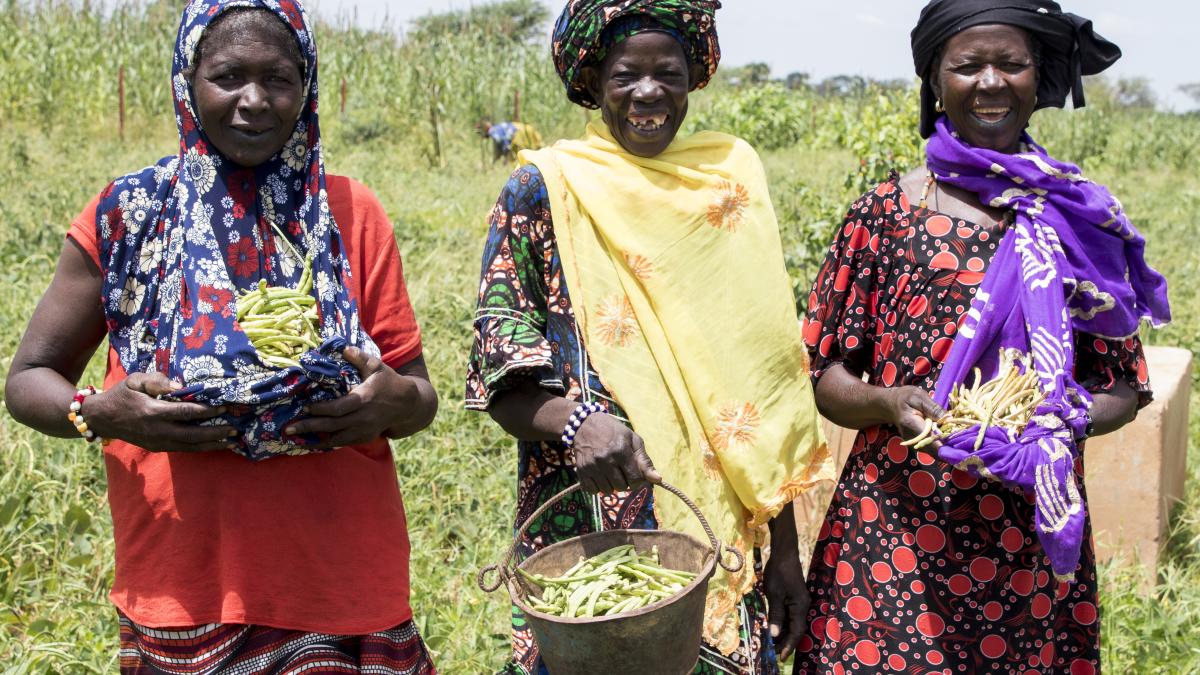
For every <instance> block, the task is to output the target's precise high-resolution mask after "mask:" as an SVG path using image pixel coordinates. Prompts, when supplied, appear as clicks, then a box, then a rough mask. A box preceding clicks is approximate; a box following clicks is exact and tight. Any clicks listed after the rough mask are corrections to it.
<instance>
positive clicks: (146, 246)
mask: <svg viewBox="0 0 1200 675" xmlns="http://www.w3.org/2000/svg"><path fill="white" fill-rule="evenodd" d="M239 7H240V8H257V9H262V10H266V11H269V12H271V13H272V14H273V15H275V16H277V17H279V19H280V20H281V21H282V22H283V23H284V24H286V25H287V26H289V27H290V28H291V30H292V33H293V35H294V36H295V38H296V41H297V43H298V44H299V46H300V51H301V53H302V54H303V56H304V61H305V68H304V77H305V83H304V86H305V88H306V91H307V98H306V102H305V105H304V107H303V109H302V111H301V113H300V117H299V119H297V121H296V126H295V129H294V131H293V133H292V137H291V140H289V141H288V142H287V144H286V145H285V146H284V148H283V150H282V151H281V152H280V153H278V154H277V155H275V156H274V157H272V158H271V159H269V160H267V161H266V162H265V163H263V164H262V165H260V166H256V167H253V168H244V167H240V166H237V165H236V164H234V163H233V162H231V161H229V160H228V159H226V158H225V157H223V156H222V155H221V154H220V152H219V151H218V150H217V149H216V147H215V146H213V145H212V143H211V142H210V141H209V139H208V136H207V135H206V134H205V132H204V129H203V128H202V127H201V126H200V121H199V118H198V117H197V116H196V111H195V108H194V106H193V101H192V96H193V94H192V85H191V82H190V81H189V79H188V76H187V73H188V72H190V69H191V67H192V65H193V59H194V58H195V55H196V46H197V45H198V44H199V42H200V38H201V37H202V36H203V34H204V31H205V29H206V28H207V27H208V26H209V25H210V24H211V23H212V22H213V21H214V20H215V19H216V18H217V17H219V16H220V15H221V13H222V12H224V11H226V10H229V9H232V8H239ZM171 84H172V93H173V95H174V99H175V114H176V119H177V122H178V127H179V152H178V153H177V154H175V155H172V156H168V157H164V158H163V159H161V160H159V162H158V163H157V164H156V165H154V166H151V167H148V168H146V169H143V170H141V171H138V172H135V173H131V174H128V175H126V176H123V177H121V178H118V179H117V180H116V181H114V182H113V183H112V184H111V185H109V186H108V188H107V189H106V190H105V191H104V193H103V195H102V197H101V200H100V204H99V206H98V207H97V211H96V224H97V239H98V241H99V243H100V266H101V272H102V274H103V277H104V282H103V297H102V301H103V303H104V314H105V320H106V322H107V325H108V336H109V342H110V344H111V345H112V348H113V349H114V350H115V351H116V354H117V357H118V358H119V360H120V362H121V366H122V367H123V368H124V369H125V371H126V372H127V373H135V372H154V371H158V372H160V373H163V374H165V375H167V376H168V377H170V378H172V379H173V380H175V381H178V382H182V383H183V385H184V387H183V388H182V389H180V390H179V391H176V392H174V393H173V394H172V395H171V398H173V399H175V400H185V401H194V402H198V403H203V404H207V405H214V406H226V407H227V409H228V411H229V412H228V414H226V415H225V416H223V417H222V418H221V419H222V420H223V421H225V422H226V423H229V424H231V425H233V426H234V427H236V428H237V429H238V430H239V431H240V432H241V433H240V435H239V436H238V438H237V445H238V447H237V452H239V453H240V454H243V455H245V456H246V457H249V458H251V459H263V458H266V457H270V456H273V455H276V454H283V453H286V454H302V453H304V452H306V450H305V448H304V447H303V445H304V444H305V443H306V442H309V441H313V440H315V437H314V438H296V437H288V438H286V439H285V438H283V431H282V430H283V429H284V428H285V427H286V426H287V424H288V423H289V422H290V421H292V420H294V419H295V418H297V417H298V416H299V415H300V414H301V412H302V409H303V407H304V406H305V405H307V404H309V403H313V402H316V401H322V400H328V399H332V398H337V397H339V396H342V395H344V394H345V393H346V392H347V391H349V389H350V387H351V386H353V385H354V384H356V383H358V382H359V375H358V372H357V371H356V370H355V369H354V368H353V367H351V366H350V365H349V364H348V363H346V361H345V360H344V359H343V358H342V356H341V354H342V350H343V349H344V348H345V347H346V346H347V345H354V346H357V347H360V348H362V349H363V350H364V351H366V352H368V353H372V354H378V351H379V350H378V348H377V347H376V346H375V344H374V343H373V342H372V341H371V339H370V337H368V336H367V335H366V334H365V333H364V332H363V330H362V327H361V325H360V323H359V314H358V307H357V304H356V302H355V300H354V299H353V298H352V297H351V296H350V294H349V293H348V291H347V290H346V282H347V280H348V279H349V278H350V267H349V264H348V263H347V261H346V258H345V257H344V254H343V247H342V238H341V235H340V233H339V231H338V227H337V223H335V222H334V220H333V216H332V214H331V213H330V210H329V203H328V198H327V195H326V192H325V169H324V165H323V164H322V161H321V141H320V139H321V132H320V126H319V125H318V122H317V49H316V45H315V44H314V42H313V39H312V31H311V28H310V24H309V23H308V20H307V18H306V17H305V15H304V12H303V10H302V9H301V7H300V4H299V2H298V0H192V2H191V3H189V4H188V6H187V8H186V9H185V10H184V12H183V19H182V21H181V23H180V26H179V34H178V37H177V40H176V43H175V51H174V61H173V65H172V72H171ZM306 257H311V259H312V275H313V276H312V278H313V282H314V283H313V287H314V289H313V290H314V295H315V300H316V306H317V308H318V312H319V316H320V321H321V336H322V338H323V343H322V344H321V345H320V346H319V348H316V349H311V350H310V351H308V352H307V353H305V354H304V355H303V356H302V357H301V358H300V366H293V367H290V368H286V369H278V368H274V367H271V366H269V365H267V364H266V363H264V362H263V360H262V359H261V358H260V354H259V353H258V351H257V350H256V349H255V348H254V347H253V346H252V345H251V344H250V341H249V339H248V338H247V337H246V333H245V332H243V330H242V327H241V326H240V325H239V324H238V322H237V321H236V297H237V294H238V293H239V292H240V291H243V290H247V289H250V288H252V287H254V286H256V285H257V284H258V283H259V281H260V280H265V281H266V283H267V284H268V285H270V286H289V287H292V288H295V287H297V286H298V285H299V281H300V278H301V274H302V272H303V261H304V258H306Z"/></svg>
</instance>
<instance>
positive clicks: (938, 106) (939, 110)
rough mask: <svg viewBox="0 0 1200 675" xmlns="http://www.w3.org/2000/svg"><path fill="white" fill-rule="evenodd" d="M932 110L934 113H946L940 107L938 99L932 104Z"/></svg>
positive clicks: (940, 100)
mask: <svg viewBox="0 0 1200 675" xmlns="http://www.w3.org/2000/svg"><path fill="white" fill-rule="evenodd" d="M933 109H934V111H936V112H946V109H945V108H943V107H942V99H940V98H939V99H938V100H937V102H936V103H934V104H933Z"/></svg>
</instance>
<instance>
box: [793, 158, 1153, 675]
mask: <svg viewBox="0 0 1200 675" xmlns="http://www.w3.org/2000/svg"><path fill="white" fill-rule="evenodd" d="M1003 228H1004V225H1003V223H995V224H989V225H987V226H979V225H976V224H973V223H970V222H967V221H963V220H958V219H954V218H951V217H948V216H946V215H944V214H941V213H937V212H935V211H931V210H928V209H921V208H913V207H912V206H911V205H910V204H909V201H908V198H907V197H906V196H905V195H904V193H903V192H902V191H901V189H900V187H899V183H898V179H897V178H896V177H895V176H893V177H892V178H891V179H890V180H889V181H887V182H885V183H883V184H881V185H879V186H878V187H877V188H876V189H874V190H872V191H871V192H868V193H867V194H865V195H864V196H863V197H862V198H860V199H859V200H858V201H857V202H856V203H855V204H854V206H852V207H851V209H850V211H849V213H848V214H847V216H846V220H845V222H844V224H843V227H842V229H841V230H840V231H839V232H838V234H837V237H836V239H835V241H834V243H833V246H832V247H831V248H830V250H829V253H828V255H827V257H826V259H825V262H824V264H823V265H822V267H821V270H820V272H819V273H818V275H817V279H816V282H815V283H814V284H813V289H812V293H811V294H810V295H809V299H808V315H807V319H806V322H805V330H804V338H805V342H806V344H807V345H808V348H809V353H810V356H811V357H812V377H813V381H814V383H815V382H816V381H817V380H818V379H819V378H820V377H821V375H822V373H823V372H824V371H825V370H826V369H828V368H829V367H830V366H833V365H835V364H838V363H840V364H842V365H843V366H844V367H845V368H847V369H848V370H849V371H850V372H852V373H855V374H865V375H866V378H867V380H866V381H867V382H868V383H869V384H872V385H876V386H883V387H899V386H905V385H914V386H918V387H921V388H923V389H925V390H927V391H930V392H932V391H933V388H934V383H935V382H936V381H937V377H938V373H939V372H940V370H941V365H942V361H943V360H944V359H945V358H946V356H947V354H948V353H949V351H950V345H951V343H952V342H953V340H954V335H955V333H956V331H957V328H958V326H959V322H960V320H961V319H962V318H963V316H964V314H965V313H966V311H967V309H968V307H969V306H970V304H971V300H972V299H973V298H974V295H975V291H976V289H977V288H978V287H979V283H980V281H982V279H983V275H984V273H985V272H986V270H987V267H988V263H989V262H990V261H991V258H992V254H993V253H994V252H995V250H996V248H997V245H998V244H999V242H1000V239H1001V238H1002V236H1003ZM1075 370H1076V378H1077V380H1078V381H1079V382H1080V383H1081V384H1083V385H1084V386H1085V387H1087V389H1088V390H1089V391H1092V392H1101V391H1108V390H1111V389H1112V387H1113V386H1114V385H1115V384H1116V382H1117V381H1118V380H1125V381H1126V382H1128V383H1129V385H1130V386H1131V387H1133V389H1134V390H1135V391H1137V392H1138V393H1139V398H1140V399H1141V400H1140V403H1141V404H1142V405H1144V404H1146V403H1148V402H1149V400H1150V396H1151V395H1150V388H1149V382H1148V378H1147V374H1146V365H1145V362H1144V358H1143V354H1142V346H1141V343H1140V341H1139V340H1138V339H1137V338H1136V337H1134V338H1130V339H1128V340H1117V341H1113V340H1101V339H1098V338H1096V337H1094V336H1089V335H1084V334H1078V335H1076V363H1075ZM901 440H902V439H901V438H900V436H899V435H898V433H897V431H896V429H895V427H892V426H876V427H871V428H868V429H864V430H863V431H861V432H860V433H859V434H858V436H857V438H856V439H855V441H854V446H853V449H852V451H851V453H850V457H849V459H848V460H847V462H846V466H845V469H844V470H843V472H842V476H841V480H840V482H839V484H838V486H837V489H836V490H835V492H834V495H833V501H832V503H831V504H830V506H829V511H828V512H827V513H826V516H825V522H824V523H823V524H822V526H821V531H820V535H819V539H818V541H817V542H816V544H815V545H814V549H813V550H814V552H813V560H812V563H811V567H810V570H809V577H808V583H809V588H810V590H811V593H812V607H811V609H810V612H809V632H808V634H807V635H806V637H805V639H804V640H803V642H802V643H801V646H800V650H799V652H798V653H797V656H796V669H795V672H796V673H798V674H799V673H803V674H806V675H807V674H810V673H837V674H838V675H841V674H843V673H879V672H903V673H908V674H910V675H920V674H922V673H947V674H949V673H955V674H959V673H1024V672H1033V673H1070V674H1071V675H1087V674H1089V673H1095V672H1098V671H1099V668H1100V631H1099V609H1098V604H1097V592H1096V565H1095V557H1094V553H1093V550H1092V544H1091V525H1090V523H1089V524H1088V525H1087V529H1086V531H1085V540H1084V548H1083V555H1082V558H1081V562H1080V568H1079V570H1078V571H1077V573H1076V579H1077V581H1076V583H1074V584H1060V583H1056V582H1055V581H1054V577H1053V574H1052V573H1051V570H1050V564H1049V561H1048V560H1047V558H1046V556H1045V554H1044V552H1043V551H1042V548H1041V546H1040V544H1038V541H1037V538H1036V536H1035V534H1034V529H1033V527H1034V524H1033V514H1034V510H1033V506H1032V502H1031V501H1030V500H1029V499H1027V498H1026V497H1025V495H1024V494H1022V493H1021V492H1019V491H1015V490H1012V489H1009V488H1006V487H1004V486H1003V485H1000V484H999V483H994V482H991V481H986V480H979V479H976V478H973V477H971V476H970V475H968V474H967V473H965V472H962V471H958V470H955V469H954V468H953V467H951V466H950V465H948V464H946V463H944V462H942V461H940V460H938V459H936V457H934V456H931V455H930V454H927V453H924V452H914V451H911V450H909V449H908V448H905V447H902V446H901V445H900V441H901ZM1076 472H1077V474H1078V475H1079V476H1080V479H1082V472H1083V462H1082V461H1080V462H1078V463H1077V465H1076Z"/></svg>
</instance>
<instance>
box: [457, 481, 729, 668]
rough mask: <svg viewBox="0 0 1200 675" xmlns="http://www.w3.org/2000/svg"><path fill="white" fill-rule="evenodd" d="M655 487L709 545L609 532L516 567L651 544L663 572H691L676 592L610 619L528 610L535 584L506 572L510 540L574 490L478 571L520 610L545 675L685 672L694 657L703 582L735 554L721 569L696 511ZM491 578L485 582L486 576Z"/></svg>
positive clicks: (548, 566)
mask: <svg viewBox="0 0 1200 675" xmlns="http://www.w3.org/2000/svg"><path fill="white" fill-rule="evenodd" d="M659 487H661V488H663V489H664V490H667V491H668V492H670V493H672V494H674V495H675V496H676V497H679V498H680V499H681V500H683V502H684V503H685V504H687V505H688V507H689V508H690V509H691V510H692V513H694V514H696V518H698V519H699V520H700V524H701V525H702V526H703V527H704V532H705V534H707V535H708V542H709V543H708V544H702V543H701V542H699V541H697V540H696V539H695V538H693V537H691V536H688V535H686V534H682V533H679V532H668V531H664V530H609V531H607V532H593V533H591V534H585V535H583V536H581V537H575V538H573V539H568V540H567V541H563V542H559V543H557V544H554V545H552V546H548V547H546V548H545V549H542V550H541V551H538V552H537V553H535V554H533V555H531V556H530V557H529V558H526V559H525V560H524V561H522V562H521V563H520V564H519V565H518V567H519V568H520V569H522V570H524V571H526V572H529V573H530V574H542V575H545V576H559V575H561V574H562V573H563V572H565V571H567V570H568V569H570V568H571V567H572V566H573V565H575V564H576V563H577V562H579V558H580V557H581V556H582V557H584V558H590V557H592V556H595V555H598V554H600V553H603V552H604V551H607V550H609V549H611V548H613V547H616V546H622V545H625V544H633V546H634V548H636V549H637V551H638V552H644V551H649V550H650V549H651V548H652V547H654V546H657V547H658V554H659V558H660V560H661V562H662V565H663V566H664V567H668V568H671V569H676V570H683V571H687V572H692V573H694V574H695V575H696V578H695V579H694V580H693V581H692V583H691V584H689V585H688V586H687V587H685V588H684V589H683V591H681V592H680V593H679V594H677V595H675V596H673V597H670V598H667V599H666V600H661V601H659V602H656V603H654V604H652V605H647V606H645V607H643V608H641V609H638V610H635V611H632V612H628V613H623V614H619V615H617V616H611V617H595V618H589V619H576V618H571V619H567V618H563V617H559V616H553V615H550V614H544V613H542V612H539V611H537V610H534V609H533V608H531V607H530V606H529V605H528V603H527V599H528V597H529V594H530V593H531V591H535V590H536V589H535V588H534V587H531V586H530V585H528V583H527V582H526V581H525V579H524V578H523V577H522V576H520V575H518V574H515V572H514V571H513V570H512V568H511V567H510V565H511V563H512V560H513V556H514V555H515V553H516V546H517V542H519V541H520V540H521V537H522V536H524V535H525V531H526V529H527V528H528V527H529V524H530V523H532V522H533V521H534V520H536V519H537V518H538V517H539V516H541V515H542V514H543V513H544V512H545V511H546V509H548V508H549V507H550V506H551V505H553V504H554V503H555V502H557V501H558V500H560V499H562V498H563V497H564V496H566V495H568V494H570V493H571V492H573V491H574V490H577V489H579V485H572V486H571V487H569V488H567V489H566V490H563V491H562V492H560V493H558V494H557V495H555V496H554V497H553V498H551V499H550V500H549V501H548V502H546V503H545V504H543V505H542V506H541V508H539V509H538V510H537V511H535V512H534V513H533V515H531V516H530V517H529V519H528V520H526V521H525V522H524V523H523V524H522V525H521V527H520V529H519V530H518V531H517V536H516V538H515V539H514V541H513V545H512V547H511V548H509V551H508V555H507V556H506V557H505V559H504V562H503V563H501V564H499V565H489V566H487V567H485V568H483V569H482V570H480V571H479V575H478V578H477V582H478V584H479V587H480V588H481V589H483V590H484V591H485V592H489V593H490V592H492V591H495V590H496V589H498V588H499V587H500V586H501V585H507V586H508V593H509V595H510V596H512V600H513V602H514V603H515V604H516V605H517V607H519V608H520V609H521V611H522V612H524V613H525V618H526V621H528V623H529V626H530V628H532V629H533V636H534V639H535V640H536V641H537V644H538V649H539V650H540V653H541V657H542V660H543V661H544V662H545V664H546V667H547V669H549V671H550V673H551V675H609V674H613V675H616V674H618V673H619V674H620V675H685V674H686V673H690V672H692V670H693V669H694V668H695V667H696V663H697V662H698V661H699V660H700V635H701V630H702V628H703V625H704V600H705V595H706V592H707V590H708V580H709V579H710V578H711V577H712V575H713V572H714V571H715V566H716V565H717V564H720V565H721V567H723V568H724V569H726V570H728V571H730V572H737V571H738V570H740V569H741V568H742V565H743V564H745V560H744V559H743V558H742V555H741V553H739V552H738V551H737V549H734V548H732V547H728V546H727V547H725V549H724V550H726V551H729V552H731V553H733V554H734V556H735V558H736V561H735V564H732V565H726V564H725V562H724V561H723V560H720V559H719V558H718V552H719V551H721V550H722V547H721V544H720V542H718V541H717V538H716V536H715V535H714V534H713V532H712V528H710V527H709V526H708V521H707V520H705V519H704V515H703V514H701V513H700V509H698V508H697V507H696V505H695V504H694V503H693V502H692V500H690V499H688V498H687V496H686V495H684V494H683V493H682V492H680V491H679V489H678V488H675V487H672V486H670V485H667V484H666V483H663V484H661V485H659ZM490 572H495V573H496V575H497V576H496V579H495V580H494V582H493V583H488V582H487V581H486V579H485V577H486V576H487V574H488V573H490Z"/></svg>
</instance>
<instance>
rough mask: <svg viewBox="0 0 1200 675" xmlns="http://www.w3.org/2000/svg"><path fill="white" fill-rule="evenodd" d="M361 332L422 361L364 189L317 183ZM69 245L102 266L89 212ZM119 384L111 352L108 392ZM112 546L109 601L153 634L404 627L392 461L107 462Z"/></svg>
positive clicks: (116, 458)
mask: <svg viewBox="0 0 1200 675" xmlns="http://www.w3.org/2000/svg"><path fill="white" fill-rule="evenodd" d="M326 185H327V190H328V195H329V204H330V208H331V210H332V212H333V216H334V219H335V220H336V221H337V223H338V226H339V229H340V230H341V234H342V239H343V241H344V244H345V253H346V257H347V259H348V260H349V262H350V265H351V270H352V271H353V272H354V274H353V279H352V281H351V282H350V283H351V288H350V292H351V293H353V294H354V296H355V297H356V299H358V300H359V310H360V312H361V314H362V322H363V326H364V327H365V328H366V329H367V332H368V334H370V335H371V337H372V338H373V339H374V340H375V342H376V344H378V345H379V349H380V350H381V351H382V353H383V360H384V362H386V363H387V364H388V365H390V366H392V367H393V368H395V367H399V366H402V365H404V364H405V363H408V362H409V361H411V360H413V359H414V358H416V357H417V356H419V355H420V354H421V337H420V332H419V330H418V328H417V323H416V320H415V318H414V317H413V311H412V305H411V304H410V303H409V300H408V293H407V291H406V290H405V287H404V277H403V269H402V266H401V262H400V254H399V251H398V250H397V249H396V242H395V239H394V237H393V233H392V226H391V223H389V222H388V219H387V215H386V214H385V213H384V210H383V207H382V206H381V205H380V203H379V201H378V200H377V199H376V198H375V195H374V194H372V193H371V191H370V190H369V189H367V188H366V187H365V186H363V185H362V184H361V183H358V182H356V181H353V180H351V179H349V178H345V177H341V176H328V177H327V182H326ZM98 201H99V198H97V199H95V200H93V201H92V203H90V204H88V206H87V208H85V209H84V210H83V213H81V214H80V215H79V217H78V218H77V219H76V220H75V221H74V222H73V223H71V229H70V232H69V233H68V235H67V236H69V237H71V238H73V239H74V240H75V241H76V242H77V243H79V245H80V246H82V247H83V249H84V250H85V251H87V252H88V253H89V254H90V255H91V257H92V260H93V261H95V262H96V263H97V266H99V259H98V251H99V249H98V247H97V242H96V204H97V203H98ZM124 377H125V371H124V369H123V368H122V367H121V364H120V362H119V361H118V360H117V356H116V353H115V352H114V351H112V349H111V348H110V349H109V354H108V371H107V374H106V376H105V378H104V386H105V388H108V387H111V386H113V385H114V384H115V383H117V382H119V381H121V380H122V379H123V378H124ZM104 459H105V467H106V469H107V473H108V500H109V506H110V508H111V509H112V519H113V535H114V537H115V539H116V575H115V579H114V580H113V588H112V593H111V594H110V596H109V597H110V598H111V599H112V601H113V603H114V604H116V606H117V607H118V608H119V609H120V610H121V611H122V612H124V613H125V614H126V615H127V616H128V617H129V618H130V619H132V620H133V621H135V622H136V623H139V624H142V625H145V626H150V627H155V628H163V627H177V626H195V625H200V624H206V623H237V624H254V625H264V626H272V627H276V628H284V629H290V630H301V631H311V632H322V633H334V634H351V635H354V634H365V633H371V632H375V631H379V630H384V629H387V628H391V627H393V626H396V625H398V624H401V623H403V622H405V621H408V620H409V619H410V618H412V610H411V609H410V608H409V603H408V593H409V582H408V554H409V545H408V532H407V527H406V524H405V518H404V505H403V503H402V502H401V498H400V489H399V484H398V482H397V479H396V467H395V464H394V463H393V460H392V453H391V449H390V447H389V446H388V443H387V441H386V440H384V439H382V438H380V439H376V440H375V441H373V442H372V443H369V444H367V445H360V446H353V447H345V448H339V449H337V450H334V451H332V452H327V453H322V454H313V455H304V456H300V457H276V458H272V459H269V460H266V461H262V462H250V461H248V460H246V459H244V458H242V457H241V456H238V455H235V454H234V453H232V452H207V453H196V454H190V453H165V452H163V453H151V452H146V451H145V450H143V449H141V448H138V447H136V446H133V445H130V444H128V443H124V442H121V441H114V442H113V443H111V444H109V445H108V447H107V448H105V451H104Z"/></svg>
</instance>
